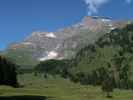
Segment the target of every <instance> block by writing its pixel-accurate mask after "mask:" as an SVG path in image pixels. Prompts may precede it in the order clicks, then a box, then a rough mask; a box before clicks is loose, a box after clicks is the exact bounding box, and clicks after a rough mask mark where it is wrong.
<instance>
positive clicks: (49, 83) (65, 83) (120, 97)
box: [0, 74, 133, 100]
mask: <svg viewBox="0 0 133 100" xmlns="http://www.w3.org/2000/svg"><path fill="white" fill-rule="evenodd" d="M19 81H20V82H21V84H24V87H23V88H12V87H7V86H0V96H21V95H33V96H47V97H51V98H50V100H110V99H108V98H106V97H105V95H104V93H103V92H102V91H101V89H100V87H93V86H83V85H80V84H79V83H77V84H75V83H72V82H70V81H69V80H66V79H63V78H60V77H58V76H57V77H55V78H52V77H51V78H48V79H44V78H43V76H37V77H35V76H34V75H33V74H25V75H21V76H19ZM132 99H133V91H131V90H128V91H127V90H115V91H114V93H113V98H112V100H132Z"/></svg>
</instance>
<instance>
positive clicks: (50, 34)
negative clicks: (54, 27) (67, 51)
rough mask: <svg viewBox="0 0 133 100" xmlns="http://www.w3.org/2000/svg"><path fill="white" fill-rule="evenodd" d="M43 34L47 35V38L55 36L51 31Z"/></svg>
mask: <svg viewBox="0 0 133 100" xmlns="http://www.w3.org/2000/svg"><path fill="white" fill-rule="evenodd" d="M45 36H46V37H49V38H56V36H55V34H54V33H53V32H50V33H47V34H46V35H45Z"/></svg>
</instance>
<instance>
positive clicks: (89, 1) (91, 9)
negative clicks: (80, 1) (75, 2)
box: [85, 0, 110, 15]
mask: <svg viewBox="0 0 133 100" xmlns="http://www.w3.org/2000/svg"><path fill="white" fill-rule="evenodd" d="M109 1H110V0H85V3H86V5H87V6H88V15H92V14H96V13H98V9H99V8H100V7H101V6H102V5H104V4H106V3H108V2H109Z"/></svg>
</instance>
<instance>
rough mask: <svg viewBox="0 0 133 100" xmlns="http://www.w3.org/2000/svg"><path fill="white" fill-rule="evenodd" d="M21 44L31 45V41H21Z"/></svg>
mask: <svg viewBox="0 0 133 100" xmlns="http://www.w3.org/2000/svg"><path fill="white" fill-rule="evenodd" d="M22 44H23V45H31V44H32V43H31V42H23V43H22Z"/></svg>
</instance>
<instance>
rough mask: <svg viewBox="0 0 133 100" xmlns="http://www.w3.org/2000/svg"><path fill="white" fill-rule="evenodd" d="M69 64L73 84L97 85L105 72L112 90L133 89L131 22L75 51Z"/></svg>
mask: <svg viewBox="0 0 133 100" xmlns="http://www.w3.org/2000/svg"><path fill="white" fill-rule="evenodd" d="M73 62H74V63H73V65H72V67H71V68H70V69H69V76H70V75H72V76H71V78H72V79H73V80H80V81H81V82H86V83H87V84H93V85H95V84H100V82H101V80H102V78H103V77H104V74H105V73H107V72H109V73H111V76H112V77H113V80H114V86H115V87H117V88H126V89H127V88H133V87H132V86H133V22H132V23H130V24H128V25H126V26H125V27H124V28H116V29H114V30H112V31H111V32H109V33H108V34H104V35H103V36H101V37H100V38H99V39H98V40H97V41H96V42H95V43H94V44H91V45H88V46H86V47H84V48H82V49H81V50H79V52H78V53H77V55H76V57H75V58H74V60H73ZM81 75H82V76H81Z"/></svg>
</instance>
